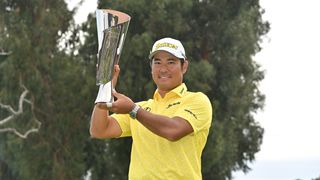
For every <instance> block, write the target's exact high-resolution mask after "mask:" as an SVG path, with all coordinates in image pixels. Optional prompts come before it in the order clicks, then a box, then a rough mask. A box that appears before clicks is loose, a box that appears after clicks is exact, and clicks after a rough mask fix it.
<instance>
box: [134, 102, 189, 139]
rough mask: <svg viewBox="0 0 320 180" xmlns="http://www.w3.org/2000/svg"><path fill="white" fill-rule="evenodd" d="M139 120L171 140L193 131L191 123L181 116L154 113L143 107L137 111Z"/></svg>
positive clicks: (151, 129) (154, 131)
mask: <svg viewBox="0 0 320 180" xmlns="http://www.w3.org/2000/svg"><path fill="white" fill-rule="evenodd" d="M137 120H138V121H139V122H140V123H141V124H142V125H144V126H145V127H146V128H147V129H149V130H150V131H152V132H153V133H155V134H157V135H159V136H161V137H164V138H166V139H168V140H170V141H176V140H179V139H180V138H182V137H184V136H185V135H187V134H189V133H191V132H193V129H192V127H191V125H190V124H189V123H188V122H187V121H186V120H184V119H182V118H179V117H173V118H169V117H167V116H163V115H157V114H153V113H151V112H148V111H146V110H144V109H142V108H140V109H139V111H138V113H137Z"/></svg>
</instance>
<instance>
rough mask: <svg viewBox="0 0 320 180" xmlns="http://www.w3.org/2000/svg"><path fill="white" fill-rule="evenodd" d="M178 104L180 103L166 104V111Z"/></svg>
mask: <svg viewBox="0 0 320 180" xmlns="http://www.w3.org/2000/svg"><path fill="white" fill-rule="evenodd" d="M178 104H180V102H175V103H172V104H168V106H167V108H166V109H169V108H171V107H172V106H175V105H178Z"/></svg>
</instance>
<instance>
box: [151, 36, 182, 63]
mask: <svg viewBox="0 0 320 180" xmlns="http://www.w3.org/2000/svg"><path fill="white" fill-rule="evenodd" d="M158 51H167V52H168V53H170V54H172V55H174V56H175V57H177V58H179V59H186V52H185V50H184V47H183V45H182V44H181V42H180V41H179V40H176V39H172V38H163V39H160V40H158V41H156V42H155V43H154V44H153V46H152V50H151V51H150V55H149V59H152V58H153V56H154V55H155V54H156V53H157V52H158Z"/></svg>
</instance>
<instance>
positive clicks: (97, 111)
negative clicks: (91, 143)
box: [90, 104, 109, 138]
mask: <svg viewBox="0 0 320 180" xmlns="http://www.w3.org/2000/svg"><path fill="white" fill-rule="evenodd" d="M108 116H109V111H108V110H107V109H104V108H101V107H99V104H96V105H95V106H94V109H93V112H92V116H91V122H90V134H91V136H92V137H97V138H99V137H101V135H102V134H103V133H104V132H105V131H106V129H107V127H108V122H109V121H108Z"/></svg>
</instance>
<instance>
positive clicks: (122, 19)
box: [95, 9, 131, 105]
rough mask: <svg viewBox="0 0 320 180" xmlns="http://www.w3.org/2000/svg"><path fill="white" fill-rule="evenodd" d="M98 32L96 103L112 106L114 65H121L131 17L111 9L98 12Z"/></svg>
mask: <svg viewBox="0 0 320 180" xmlns="http://www.w3.org/2000/svg"><path fill="white" fill-rule="evenodd" d="M96 18H97V31H98V54H97V56H98V61H97V85H98V86H99V92H98V95H97V98H96V100H95V103H98V102H102V103H107V105H108V104H110V103H112V102H113V100H114V99H113V96H112V88H113V85H112V76H113V71H114V65H115V64H118V63H119V59H120V54H121V51H122V47H123V43H124V40H125V38H126V34H127V30H128V27H129V23H130V19H131V17H130V16H129V15H127V14H125V13H123V12H119V11H115V10H111V9H98V10H96Z"/></svg>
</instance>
